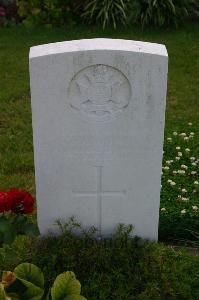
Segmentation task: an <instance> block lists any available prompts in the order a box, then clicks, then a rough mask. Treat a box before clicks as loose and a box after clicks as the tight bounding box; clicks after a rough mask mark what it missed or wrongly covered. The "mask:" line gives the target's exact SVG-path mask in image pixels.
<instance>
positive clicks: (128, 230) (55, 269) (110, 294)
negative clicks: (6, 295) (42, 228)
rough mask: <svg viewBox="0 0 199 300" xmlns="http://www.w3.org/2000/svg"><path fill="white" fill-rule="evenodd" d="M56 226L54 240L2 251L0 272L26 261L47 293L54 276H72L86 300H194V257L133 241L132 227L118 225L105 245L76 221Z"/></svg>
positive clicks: (198, 268)
mask: <svg viewBox="0 0 199 300" xmlns="http://www.w3.org/2000/svg"><path fill="white" fill-rule="evenodd" d="M59 226H60V231H59V234H58V235H56V236H55V235H49V236H44V237H41V238H38V237H37V238H31V239H30V238H23V239H22V240H20V239H18V240H16V241H15V242H14V244H13V246H12V247H10V248H9V251H8V248H5V247H4V248H2V249H1V251H0V269H1V270H4V269H7V270H9V269H11V270H12V269H14V268H15V267H16V265H18V264H19V263H21V262H24V261H26V262H29V263H32V264H35V265H37V266H38V267H39V268H40V269H41V270H42V272H43V273H44V278H45V282H46V288H47V289H48V288H50V287H51V286H52V285H53V282H54V280H55V279H56V277H57V274H59V273H62V272H64V271H65V270H72V271H73V272H74V273H75V274H76V275H77V277H78V279H79V280H80V282H81V284H82V294H83V295H84V296H85V297H86V298H87V299H90V300H96V299H99V300H105V299H106V300H107V299H114V300H119V299H125V300H127V299H136V300H137V299H142V300H144V299H147V300H148V299H151V300H154V299H155V300H158V299H179V300H182V299H184V300H185V299H197V297H198V278H199V259H198V258H197V257H191V256H189V255H187V254H185V253H183V252H182V251H180V252H176V251H174V250H173V249H172V248H171V247H166V246H164V245H163V244H161V243H155V242H150V241H147V240H143V239H140V238H138V237H135V238H133V239H132V238H130V236H131V234H132V227H131V226H124V225H120V226H119V227H118V228H117V231H116V233H115V234H114V236H113V237H112V238H111V239H106V240H103V239H98V238H95V234H96V231H95V230H94V228H91V229H90V230H89V231H84V230H83V229H82V228H81V226H80V224H78V223H77V222H75V221H74V220H71V221H70V222H68V223H67V224H65V223H60V222H59ZM8 253H10V254H9V255H8ZM60 299H62V298H60ZM66 299H67V298H66Z"/></svg>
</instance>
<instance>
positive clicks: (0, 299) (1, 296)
mask: <svg viewBox="0 0 199 300" xmlns="http://www.w3.org/2000/svg"><path fill="white" fill-rule="evenodd" d="M7 299H8V298H7V297H6V293H5V290H4V286H3V284H2V283H0V300H7Z"/></svg>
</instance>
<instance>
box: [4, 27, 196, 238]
mask: <svg viewBox="0 0 199 300" xmlns="http://www.w3.org/2000/svg"><path fill="white" fill-rule="evenodd" d="M198 31H199V24H198V23H191V24H187V25H186V26H184V27H181V28H179V29H178V30H152V29H147V30H145V31H143V32H142V31H141V30H138V29H135V28H123V29H118V30H117V31H113V30H105V31H102V30H101V29H98V28H95V27H90V28H88V27H77V28H74V29H69V30H64V29H49V28H37V29H25V28H23V27H13V28H0V190H6V189H9V188H10V187H13V186H16V187H18V188H23V189H26V190H28V191H29V192H31V193H32V194H33V195H34V194H35V183H34V163H33V147H32V128H31V108H30V91H29V75H28V52H29V48H30V47H31V46H33V45H38V44H44V43H50V42H57V41H63V40H71V39H80V38H94V37H111V38H123V39H134V40H143V41H149V42H157V43H163V44H165V45H166V47H167V49H168V53H169V80H168V97H167V111H166V129H165V146H164V148H165V157H164V166H166V164H167V163H166V161H167V160H174V163H172V168H171V167H170V169H169V171H168V172H166V171H164V172H163V179H162V185H163V187H162V195H161V208H165V209H166V211H162V212H161V217H160V238H161V239H164V240H166V239H177V238H188V237H189V236H190V233H189V232H187V231H186V230H187V229H190V230H196V229H197V228H199V223H198V219H199V218H198V215H199V214H198V212H197V211H194V210H193V209H192V206H197V205H198V206H199V201H198V197H199V195H198V189H197V187H195V186H194V182H195V181H197V180H198V173H196V174H195V175H193V176H192V175H191V174H190V172H191V171H196V172H198V166H199V163H198V162H197V158H199V147H198V146H199V136H198V134H199V122H198V120H199V34H198ZM189 122H192V123H193V125H192V126H191V127H190V126H189V125H188V123H189ZM174 131H176V132H178V133H182V132H185V133H186V134H187V135H188V136H189V133H190V132H194V133H195V135H194V137H193V138H190V139H189V140H188V141H184V139H183V137H182V138H181V137H179V136H177V137H175V136H173V132H174ZM168 137H172V141H171V142H169V141H167V138H168ZM177 146H180V147H181V149H182V152H183V157H182V158H181V159H180V161H175V157H176V155H177V153H176V149H175V147H177ZM187 147H188V148H190V153H189V154H186V155H184V151H185V149H186V148H187ZM179 151H180V150H179ZM189 156H190V157H195V158H196V166H193V165H192V163H193V161H190V157H189ZM181 164H185V165H187V166H188V168H189V170H188V171H186V174H185V176H184V177H182V176H181V177H180V176H177V177H175V176H174V175H173V170H174V171H175V170H178V169H179V168H181ZM176 178H177V179H176ZM168 180H172V181H175V183H176V186H171V184H168V182H167V181H168ZM183 188H186V190H187V194H186V195H184V197H185V196H186V197H187V198H188V201H184V200H182V201H181V200H179V198H178V196H179V193H180V192H181V190H180V192H179V189H183ZM193 191H194V192H193ZM181 194H182V193H181ZM181 194H180V195H181ZM182 196H183V195H182ZM186 197H185V198H186ZM176 199H178V200H179V201H177V200H176ZM183 209H186V213H185V214H182V213H181V211H182V210H183Z"/></svg>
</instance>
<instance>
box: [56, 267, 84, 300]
mask: <svg viewBox="0 0 199 300" xmlns="http://www.w3.org/2000/svg"><path fill="white" fill-rule="evenodd" d="M80 292H81V284H80V282H79V281H78V280H77V279H76V278H75V274H74V273H73V272H70V271H68V272H64V273H62V274H60V275H58V276H57V278H56V279H55V282H54V284H53V286H52V288H51V296H52V300H63V299H65V298H66V296H69V295H73V294H74V295H80Z"/></svg>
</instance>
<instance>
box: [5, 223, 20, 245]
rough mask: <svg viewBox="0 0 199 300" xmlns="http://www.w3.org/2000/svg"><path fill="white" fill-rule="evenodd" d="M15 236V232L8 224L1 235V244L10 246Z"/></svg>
mask: <svg viewBox="0 0 199 300" xmlns="http://www.w3.org/2000/svg"><path fill="white" fill-rule="evenodd" d="M16 236H17V232H16V231H15V229H14V228H13V226H12V225H11V224H10V226H9V227H7V229H6V230H5V232H4V233H3V243H5V244H12V243H13V242H14V240H15V238H16Z"/></svg>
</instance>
